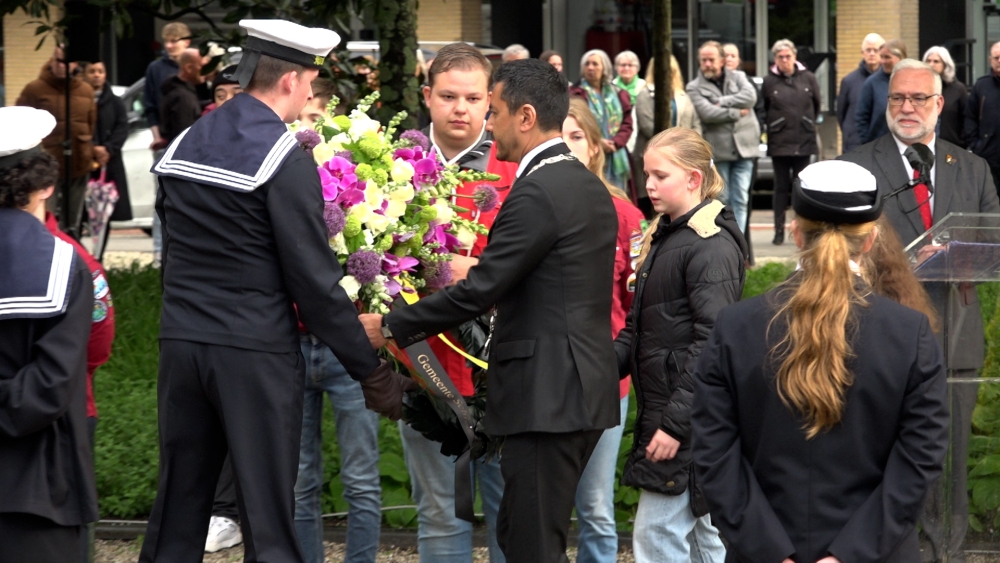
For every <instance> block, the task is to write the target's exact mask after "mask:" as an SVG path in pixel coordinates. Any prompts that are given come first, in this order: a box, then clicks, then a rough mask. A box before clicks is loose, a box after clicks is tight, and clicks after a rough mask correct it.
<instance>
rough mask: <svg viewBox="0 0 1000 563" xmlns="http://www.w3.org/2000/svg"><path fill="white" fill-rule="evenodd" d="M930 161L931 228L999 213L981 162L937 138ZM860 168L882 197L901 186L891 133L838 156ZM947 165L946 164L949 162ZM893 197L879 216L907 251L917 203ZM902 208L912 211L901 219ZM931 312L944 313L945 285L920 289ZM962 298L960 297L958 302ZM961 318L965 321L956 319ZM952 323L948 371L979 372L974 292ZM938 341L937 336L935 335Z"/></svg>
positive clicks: (967, 292)
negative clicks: (955, 217)
mask: <svg viewBox="0 0 1000 563" xmlns="http://www.w3.org/2000/svg"><path fill="white" fill-rule="evenodd" d="M936 143H937V145H936V148H935V159H934V174H935V180H934V184H935V185H934V223H935V224H936V223H937V222H939V221H941V220H942V219H944V218H945V216H946V215H948V214H949V213H1000V200H998V199H997V192H996V190H995V189H994V187H993V177H992V175H991V174H990V168H989V166H988V165H987V164H986V161H985V160H983V159H982V158H979V157H978V156H975V155H973V154H971V153H968V152H966V151H965V150H964V149H962V148H960V147H958V146H956V145H953V144H951V143H949V142H948V141H945V140H942V139H938V140H937V141H936ZM838 158H840V159H842V160H846V161H849V162H854V163H856V164H859V165H861V166H863V167H865V168H866V169H867V170H868V171H869V172H871V173H872V174H873V175H874V176H875V179H876V180H877V181H878V189H879V193H880V194H882V196H885V195H886V194H888V193H889V192H891V191H893V190H895V189H896V188H899V187H900V186H902V185H903V184H905V183H906V181H907V177H906V168H905V167H904V166H903V159H902V157H901V156H900V155H899V149H898V148H897V147H896V142H895V141H894V140H893V137H892V133H889V134H888V135H883V136H882V137H880V138H878V139H877V140H875V141H874V142H871V143H868V144H866V145H862V146H860V147H858V148H857V149H855V150H853V151H851V152H850V153H848V154H845V155H841V156H840V157H838ZM949 161H950V163H949ZM895 199H896V198H893V199H890V200H887V201H886V202H885V207H884V209H883V213H884V214H885V216H886V218H887V219H889V222H890V223H892V226H893V228H895V229H896V232H897V233H898V234H899V239H900V240H901V241H902V242H903V246H906V245H908V244H910V243H911V242H913V241H914V240H915V239H916V238H917V237H919V236H920V235H921V234H923V232H924V224H923V221H922V220H921V218H920V211H919V210H917V209H916V207H917V200H916V197H915V196H914V195H913V191H912V190H907V191H905V192H903V193H901V194H899V196H898V202H897V201H894V200H895ZM903 209H913V211H912V212H910V213H908V214H905V215H904V214H903ZM924 287H925V288H926V289H927V293H928V294H929V295H930V297H931V300H932V301H933V302H934V307H935V308H936V309H937V312H938V314H939V315H940V316H941V318H942V319H944V318H945V316H946V315H945V312H946V309H947V296H948V295H949V292H948V287H947V284H944V283H927V284H924ZM958 297H961V298H958ZM961 318H964V321H961V323H960V324H959V322H958V321H959V320H960V319H961ZM951 320H952V323H951V325H950V326H953V327H954V326H961V328H960V329H959V330H958V331H957V332H953V333H952V334H953V337H952V343H951V347H950V349H949V351H950V354H949V355H948V364H949V365H948V367H949V368H951V369H978V368H980V367H982V365H983V359H984V357H985V344H984V339H983V320H982V316H981V315H980V313H979V299H978V298H977V296H976V291H975V288H973V287H968V288H966V289H964V290H963V291H961V292H960V296H957V297H956V298H955V300H954V302H953V304H952V319H951ZM939 336H940V335H939Z"/></svg>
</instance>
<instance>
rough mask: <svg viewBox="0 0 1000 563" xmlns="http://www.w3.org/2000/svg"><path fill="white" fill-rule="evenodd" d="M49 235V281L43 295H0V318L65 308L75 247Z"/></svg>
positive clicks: (45, 314) (59, 311)
mask: <svg viewBox="0 0 1000 563" xmlns="http://www.w3.org/2000/svg"><path fill="white" fill-rule="evenodd" d="M53 238H54V239H55V243H56V244H55V246H54V248H53V250H52V264H51V265H50V266H49V283H48V286H47V287H46V290H45V295H44V296H42V295H39V296H31V297H8V298H5V299H0V319H3V318H24V317H38V318H45V317H54V316H56V315H59V314H62V313H63V312H64V311H65V310H66V304H67V299H68V297H69V280H70V276H72V274H73V263H74V260H75V259H76V250H74V249H73V245H71V244H69V243H68V242H65V241H63V240H60V239H58V238H55V237H53Z"/></svg>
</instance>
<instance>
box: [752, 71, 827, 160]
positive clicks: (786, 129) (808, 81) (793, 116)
mask: <svg viewBox="0 0 1000 563" xmlns="http://www.w3.org/2000/svg"><path fill="white" fill-rule="evenodd" d="M761 91H762V94H763V96H764V109H765V111H766V112H767V155H768V156H808V155H811V154H818V153H819V144H818V143H817V142H816V116H817V115H818V114H819V104H820V99H819V83H818V82H816V76H815V75H813V73H811V72H809V71H808V70H802V69H800V68H798V67H797V66H796V68H795V73H794V74H792V75H791V76H784V75H782V74H779V73H778V70H777V69H775V68H773V67H772V69H771V72H768V73H767V76H765V77H764V85H763V87H762V88H761Z"/></svg>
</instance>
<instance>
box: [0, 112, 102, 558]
mask: <svg viewBox="0 0 1000 563" xmlns="http://www.w3.org/2000/svg"><path fill="white" fill-rule="evenodd" d="M55 126H56V120H55V118H54V117H52V114H50V113H48V112H46V111H43V110H37V109H34V108H26V107H6V108H0V271H2V272H3V274H2V275H0V335H2V337H0V546H2V547H0V563H23V562H26V561H30V562H32V563H63V562H66V561H74V560H79V559H80V556H81V552H82V551H83V550H84V546H85V545H86V540H87V537H86V536H87V533H86V524H87V523H88V522H93V521H95V520H97V491H96V489H95V487H94V461H93V456H92V455H91V448H90V441H89V439H88V435H87V342H88V340H89V338H90V325H91V315H92V312H93V307H94V284H93V281H92V280H91V277H90V270H89V269H88V268H87V265H86V263H85V262H84V261H83V259H82V258H80V257H78V256H77V254H76V251H75V250H74V249H73V246H72V245H70V244H69V243H67V242H64V241H62V240H59V239H57V238H56V237H54V236H52V234H51V233H49V231H48V230H47V229H46V228H45V225H44V224H43V223H42V222H41V221H39V220H38V219H37V218H36V217H35V216H33V213H36V212H39V206H41V207H42V208H44V206H45V199H44V198H43V197H41V196H42V194H43V192H44V191H45V190H48V191H49V193H50V194H51V192H52V190H53V185H54V184H55V182H56V178H57V176H58V174H59V163H58V162H56V160H55V159H54V158H53V157H52V156H50V155H49V154H48V153H46V152H45V151H43V150H42V146H41V143H42V139H43V138H44V137H45V136H47V135H48V134H49V133H50V132H51V131H52V130H53V129H54V128H55ZM42 211H44V210H42Z"/></svg>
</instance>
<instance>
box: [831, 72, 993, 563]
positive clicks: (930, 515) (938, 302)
mask: <svg viewBox="0 0 1000 563" xmlns="http://www.w3.org/2000/svg"><path fill="white" fill-rule="evenodd" d="M887 101H888V104H887V107H886V112H885V117H886V122H887V123H888V125H889V133H888V134H886V135H883V136H882V137H879V138H878V139H876V140H875V141H873V142H871V143H868V144H866V145H862V146H861V147H858V148H857V149H855V150H853V151H851V152H850V153H848V154H845V155H843V156H841V157H840V158H841V159H843V160H847V161H850V162H854V163H856V164H860V165H861V166H863V167H865V168H866V169H868V171H869V172H871V173H872V174H873V175H874V176H875V178H876V180H877V181H878V189H879V194H880V196H881V197H884V196H885V195H886V194H889V193H891V192H892V191H894V190H896V189H897V188H899V187H901V186H903V185H904V184H905V183H906V182H907V181H909V180H910V179H912V178H915V177H916V176H915V175H914V170H913V167H912V166H911V165H910V160H911V159H912V157H913V153H914V151H916V150H918V149H917V148H914V147H913V145H915V144H921V145H925V146H926V147H927V148H928V149H930V151H931V153H932V154H933V155H934V158H933V165H932V166H931V169H930V172H929V173H928V174H927V175H926V176H925V177H924V178H923V179H925V180H926V182H922V183H920V184H919V185H917V186H916V187H915V188H913V189H911V190H905V191H903V192H901V193H899V195H898V196H894V197H893V198H892V199H896V200H897V201H895V202H890V201H887V202H886V203H885V207H884V213H885V216H886V218H887V219H888V220H889V223H890V224H892V226H893V228H895V229H896V232H897V233H898V234H899V238H900V240H901V241H902V242H903V244H904V245H908V244H910V243H911V242H912V241H913V240H915V239H916V238H917V237H919V236H920V235H921V234H922V233H923V232H924V231H926V230H928V229H929V228H930V227H931V225H933V224H935V223H937V222H938V221H940V220H941V219H943V218H944V217H945V216H946V215H948V214H949V213H956V212H958V213H1000V200H998V198H997V192H996V189H995V188H994V186H993V176H992V174H991V173H990V168H989V166H988V165H987V163H986V161H985V160H983V159H982V158H980V157H978V156H976V155H974V154H971V153H969V152H966V151H965V150H964V149H962V148H960V147H959V146H957V145H954V144H952V143H949V142H948V141H945V140H942V139H940V138H937V136H936V135H935V133H934V128H935V125H936V124H937V121H938V116H939V115H940V114H941V110H942V108H943V107H944V99H943V98H942V97H941V77H940V75H938V74H937V73H936V72H934V70H933V69H932V68H931V67H930V65H928V64H926V63H922V62H919V61H916V60H913V59H904V60H903V61H901V62H900V63H898V64H896V65H895V68H893V70H892V76H891V77H890V79H889V95H888V100H887ZM918 175H919V173H918ZM924 288H925V289H926V290H927V293H928V294H929V295H930V297H931V300H932V302H933V303H934V307H935V308H936V309H937V312H938V315H939V316H940V317H941V318H945V315H946V312H947V311H948V306H947V299H948V298H949V295H950V296H951V300H952V303H951V318H950V319H946V320H945V322H949V323H950V324H949V326H950V327H951V329H950V330H952V336H951V338H950V340H951V346H950V349H949V350H948V351H947V362H948V369H949V371H951V372H952V373H951V374H949V375H950V376H951V377H955V378H965V379H969V378H974V377H976V370H978V369H979V368H981V367H982V365H983V358H984V354H985V342H984V338H983V325H982V317H981V315H980V312H979V301H978V299H977V297H976V289H975V287H973V286H972V285H971V284H969V285H967V286H959V290H958V291H953V292H949V287H948V285H947V284H945V283H925V284H924ZM958 319H964V320H963V321H961V322H957V320H958ZM940 336H941V335H940V334H938V337H939V338H940ZM977 391H978V384H975V383H971V382H970V383H959V384H955V385H953V387H952V393H951V396H952V399H951V405H950V408H951V413H952V416H951V420H952V424H953V428H952V430H951V436H952V444H951V447H952V463H953V466H952V478H951V479H950V480H946V479H942V480H941V481H939V482H938V484H937V485H936V486H935V487H934V489H932V490H931V493H930V495H929V496H928V499H927V503H926V505H925V509H924V516H923V518H921V522H920V524H921V534H922V535H923V536H924V538H925V539H926V540H927V541H928V542H929V550H928V551H929V555H930V556H931V557H932V559H931V560H933V561H945V560H946V561H965V555H964V553H963V551H962V543H963V541H964V539H965V533H966V531H967V530H968V520H969V518H968V516H969V496H968V490H967V488H966V460H967V458H968V442H969V432H970V429H971V424H972V423H971V418H972V410H973V408H975V406H976V394H977ZM944 487H951V496H952V499H953V500H952V503H951V506H950V507H946V506H945V505H944V498H946V496H947V495H945V494H944ZM949 513H950V518H951V526H950V533H948V534H945V532H944V528H945V526H944V521H943V519H944V518H946V517H948V516H949ZM925 555H926V554H925Z"/></svg>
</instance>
